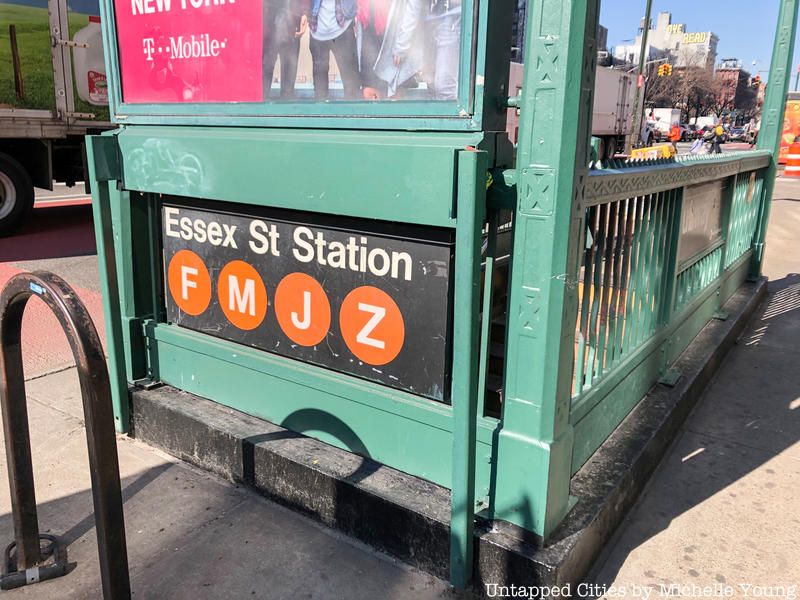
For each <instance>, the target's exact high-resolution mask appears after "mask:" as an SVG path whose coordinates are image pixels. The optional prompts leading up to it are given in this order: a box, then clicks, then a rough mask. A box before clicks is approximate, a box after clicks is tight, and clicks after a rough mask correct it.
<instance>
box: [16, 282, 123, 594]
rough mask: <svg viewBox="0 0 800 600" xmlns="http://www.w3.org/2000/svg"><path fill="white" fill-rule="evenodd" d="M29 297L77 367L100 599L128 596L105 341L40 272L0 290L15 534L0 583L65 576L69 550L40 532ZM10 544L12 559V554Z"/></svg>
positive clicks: (79, 307) (64, 288) (76, 304)
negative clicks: (25, 348)
mask: <svg viewBox="0 0 800 600" xmlns="http://www.w3.org/2000/svg"><path fill="white" fill-rule="evenodd" d="M31 296H37V297H38V298H39V299H40V300H42V301H43V302H44V303H45V304H46V305H47V306H49V307H50V309H51V310H52V311H53V313H54V314H55V316H56V317H57V318H58V321H59V323H60V324H61V327H62V329H63V330H64V332H65V333H66V335H67V339H68V341H69V345H70V347H71V349H72V354H73V356H74V358H75V363H76V366H77V369H78V377H79V379H80V386H81V396H82V397H83V412H84V419H85V421H86V438H87V442H88V448H89V468H90V471H91V477H92V499H93V501H94V514H95V526H96V529H97V546H98V553H99V555H100V576H101V580H102V585H103V597H104V598H105V599H106V600H125V599H129V598H130V596H131V592H130V577H129V573H128V556H127V548H126V542H125V523H124V519H123V512H122V491H121V486H120V479H119V460H118V457H117V445H116V436H115V433H114V417H113V413H112V408H111V389H110V386H109V378H108V370H107V368H106V360H105V356H104V354H103V347H102V345H101V344H100V338H99V336H98V335H97V330H96V329H95V326H94V324H93V323H92V320H91V318H90V317H89V313H88V311H87V310H86V307H85V306H84V305H83V303H82V302H81V300H80V299H79V298H78V295H77V294H76V293H75V291H74V290H73V289H72V288H71V287H70V286H69V285H68V284H67V283H66V282H65V281H64V280H63V279H61V278H60V277H58V276H57V275H54V274H52V273H48V272H44V271H38V272H35V273H20V274H18V275H15V276H14V277H12V278H11V279H10V280H9V281H8V283H7V284H6V286H5V287H4V288H3V290H2V292H1V293H0V404H2V414H3V431H4V435H5V445H6V457H7V463H8V483H9V488H10V490H11V505H12V511H13V519H14V537H15V541H14V542H13V543H12V544H10V545H9V546H8V548H7V550H6V553H7V556H6V560H5V564H4V569H3V571H4V572H3V574H2V576H0V588H2V589H10V588H14V587H20V586H23V585H26V584H30V583H36V582H37V581H42V580H45V579H52V578H54V577H59V576H61V575H64V574H66V549H65V548H61V547H60V544H59V543H58V540H57V539H56V538H54V537H53V536H46V535H40V533H39V522H38V517H37V511H36V495H35V491H34V481H33V466H32V463H31V444H30V431H29V427H28V411H27V405H26V399H25V377H24V372H23V366H22V344H21V338H22V335H21V332H22V317H23V314H24V312H25V306H26V305H27V303H28V300H29V299H30V297H31ZM41 539H46V540H48V541H50V545H49V546H48V547H45V548H44V549H42V547H41V545H40V540H41ZM14 549H16V560H14V557H12V556H11V553H12V551H13V550H14ZM51 555H53V556H55V559H54V562H52V563H47V562H46V561H47V560H48V559H49V557H50V556H51ZM14 563H16V564H14Z"/></svg>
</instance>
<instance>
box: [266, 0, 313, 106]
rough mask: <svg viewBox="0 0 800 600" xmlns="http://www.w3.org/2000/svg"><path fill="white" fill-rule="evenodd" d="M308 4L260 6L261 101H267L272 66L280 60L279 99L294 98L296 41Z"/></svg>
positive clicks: (302, 0) (290, 0)
mask: <svg viewBox="0 0 800 600" xmlns="http://www.w3.org/2000/svg"><path fill="white" fill-rule="evenodd" d="M310 8H311V1H310V0H266V2H265V4H264V60H263V65H264V99H265V100H266V99H268V98H269V95H270V89H271V87H272V81H273V79H274V72H275V63H276V62H277V60H278V57H280V59H281V72H280V86H281V91H280V98H281V99H282V100H287V99H291V98H294V84H295V80H296V79H297V60H298V58H299V56H300V38H301V37H303V34H305V32H306V30H307V29H308V13H309V10H310Z"/></svg>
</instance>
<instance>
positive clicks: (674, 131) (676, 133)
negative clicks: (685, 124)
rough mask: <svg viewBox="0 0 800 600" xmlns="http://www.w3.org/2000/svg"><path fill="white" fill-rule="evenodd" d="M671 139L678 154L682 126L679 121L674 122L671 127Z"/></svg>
mask: <svg viewBox="0 0 800 600" xmlns="http://www.w3.org/2000/svg"><path fill="white" fill-rule="evenodd" d="M669 141H670V142H672V149H673V150H674V151H675V154H677V153H678V142H680V141H681V126H680V125H678V124H677V123H673V124H672V127H670V128H669Z"/></svg>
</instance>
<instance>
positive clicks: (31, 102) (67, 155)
mask: <svg viewBox="0 0 800 600" xmlns="http://www.w3.org/2000/svg"><path fill="white" fill-rule="evenodd" d="M98 12H99V9H98V5H97V0H76V1H74V2H70V6H69V8H68V7H67V2H66V0H13V1H10V0H3V1H2V2H0V23H2V28H0V235H8V234H10V233H12V232H13V231H15V230H16V229H17V228H18V227H19V226H20V225H21V224H22V223H23V222H24V221H25V219H26V218H28V217H29V216H30V215H31V213H32V208H33V201H34V186H36V187H39V188H45V189H52V188H53V182H54V181H57V182H63V183H66V184H67V185H68V186H73V185H75V184H76V183H79V182H84V181H88V178H87V177H86V176H85V159H84V146H83V138H84V136H85V135H86V134H87V133H93V132H99V131H101V130H103V129H108V128H110V127H111V123H110V122H109V120H108V108H107V104H108V94H107V89H106V85H105V67H104V66H103V45H102V41H101V35H100V23H99V17H97V16H96V15H97V14H98Z"/></svg>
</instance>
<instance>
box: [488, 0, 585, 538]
mask: <svg viewBox="0 0 800 600" xmlns="http://www.w3.org/2000/svg"><path fill="white" fill-rule="evenodd" d="M598 13H599V0H533V1H531V2H529V4H528V24H527V27H528V29H527V38H526V39H527V40H528V42H527V45H526V46H527V47H526V52H525V75H524V79H523V87H522V101H521V111H520V141H519V146H518V154H517V170H516V184H517V206H516V213H515V222H514V247H513V256H512V273H511V287H510V297H509V305H508V330H507V336H508V337H507V341H506V347H507V352H508V354H507V366H506V374H505V395H504V403H503V415H502V429H501V431H500V434H499V439H498V448H497V460H496V464H495V470H496V471H495V474H494V477H493V485H494V502H493V506H492V514H493V516H494V517H495V518H498V519H503V520H507V521H511V522H513V523H516V524H518V525H520V526H522V527H524V528H526V529H528V530H531V531H534V532H535V533H537V534H539V535H541V536H543V537H545V538H546V537H547V536H549V535H550V534H551V533H552V532H553V530H554V529H555V528H556V527H557V526H558V524H559V523H560V522H561V520H562V519H563V517H564V516H565V515H566V513H567V512H568V510H569V508H570V500H569V481H570V474H571V471H570V465H571V458H572V447H573V430H572V427H571V426H570V424H569V412H570V397H571V381H572V363H573V354H574V348H573V345H574V338H575V319H576V311H577V286H576V283H575V280H576V274H577V265H578V250H579V246H580V238H581V236H582V232H581V231H580V224H581V222H582V220H581V211H582V210H583V209H582V208H581V206H582V204H581V199H582V198H583V189H584V185H585V182H586V177H587V172H588V168H587V165H588V161H589V139H590V126H591V123H590V121H591V113H592V110H591V106H592V91H593V88H594V73H595V63H596V39H595V38H596V32H597V24H598Z"/></svg>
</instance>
